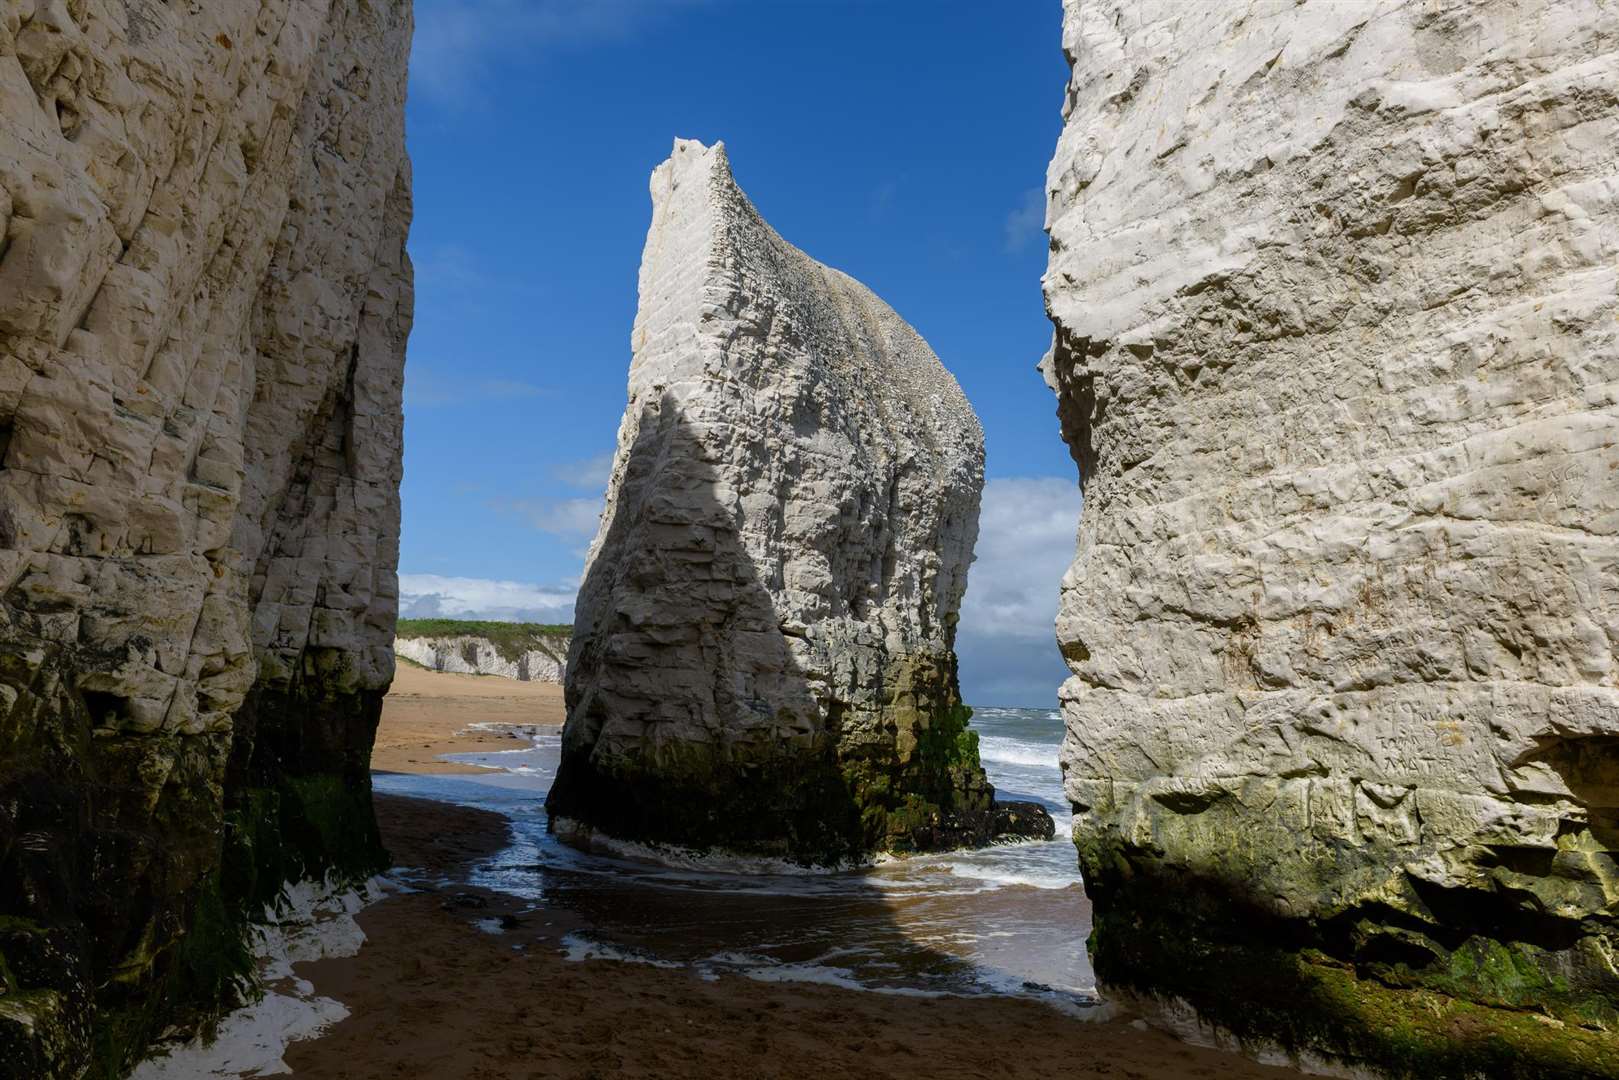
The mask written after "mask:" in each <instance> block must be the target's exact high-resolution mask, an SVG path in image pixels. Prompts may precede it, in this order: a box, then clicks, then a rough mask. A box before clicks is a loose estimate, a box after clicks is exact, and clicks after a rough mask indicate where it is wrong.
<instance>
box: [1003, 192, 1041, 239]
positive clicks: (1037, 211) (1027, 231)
mask: <svg viewBox="0 0 1619 1080" xmlns="http://www.w3.org/2000/svg"><path fill="white" fill-rule="evenodd" d="M1045 227H1046V197H1045V194H1044V193H1043V192H1042V191H1041V190H1040V189H1039V188H1031V189H1030V190H1028V191H1027V192H1025V193H1024V195H1023V202H1022V203H1021V204H1020V205H1019V206H1018V208H1017V209H1015V210H1013V211H1012V212H1011V213H1009V214H1007V215H1006V253H1007V254H1008V255H1016V254H1017V253H1018V252H1020V251H1022V250H1023V249H1024V248H1026V247H1028V246H1029V244H1030V243H1031V242H1033V241H1034V240H1037V239H1039V237H1040V234H1041V232H1042V231H1044V229H1045Z"/></svg>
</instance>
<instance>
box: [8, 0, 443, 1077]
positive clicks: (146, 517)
mask: <svg viewBox="0 0 1619 1080" xmlns="http://www.w3.org/2000/svg"><path fill="white" fill-rule="evenodd" d="M410 34H411V13H410V6H409V4H408V3H407V2H404V0H367V2H364V3H361V2H357V0H332V2H325V0H322V2H314V0H264V2H259V0H252V2H248V0H211V2H209V3H203V4H169V3H163V2H160V0H121V2H118V3H111V2H101V0H92V2H80V0H71V2H64V0H21V2H20V3H18V2H11V3H7V4H4V5H0V118H3V119H0V915H4V916H8V917H9V918H7V919H4V920H0V956H3V958H4V963H0V972H4V974H3V975H0V981H3V982H4V985H3V986H0V991H3V996H0V1002H4V1004H3V1005H0V1074H4V1075H8V1076H61V1077H68V1076H77V1075H80V1072H81V1071H82V1070H83V1069H85V1068H87V1067H90V1066H92V1065H93V1066H94V1067H95V1069H96V1070H97V1071H98V1075H99V1074H101V1072H103V1071H105V1072H107V1074H109V1075H111V1074H114V1073H116V1072H117V1071H118V1070H120V1069H121V1068H124V1067H126V1066H127V1065H128V1063H129V1061H130V1059H131V1058H132V1057H133V1056H134V1055H137V1054H138V1053H139V1052H140V1050H141V1046H142V1044H143V1042H144V1040H145V1039H146V1038H147V1037H149V1036H151V1035H153V1034H155V1033H156V1031H157V1030H158V1029H160V1028H161V1027H162V1025H163V1024H165V1023H167V1022H168V1021H169V1020H170V1019H177V1020H185V1019H190V1018H194V1017H195V1016H196V1015H198V1014H199V1013H206V1012H207V1010H209V1009H210V1008H212V1007H216V1006H217V1005H218V1004H220V1001H219V1000H218V998H217V995H218V994H219V993H221V992H223V991H224V990H226V989H227V988H228V987H229V986H230V982H231V979H232V978H233V977H234V975H236V974H239V972H238V971H236V970H235V969H233V968H232V966H231V965H232V963H233V960H232V957H233V956H234V955H235V954H234V953H233V952H232V948H231V943H230V942H229V941H227V940H224V938H223V937H221V936H220V935H222V934H225V928H224V920H228V919H230V918H235V917H237V916H238V915H240V914H241V913H242V912H247V911H253V910H258V909H260V908H261V907H262V904H263V903H264V901H265V900H266V899H267V895H273V893H274V892H275V890H277V889H279V888H280V886H281V884H282V880H283V875H300V874H305V873H307V874H309V875H311V876H315V877H319V876H320V875H322V874H323V873H325V872H327V871H328V870H330V871H332V872H333V873H337V874H347V873H354V874H363V873H365V872H367V871H369V870H372V869H375V868H377V867H378V866H380V864H381V860H382V859H383V853H382V850H381V847H380V844H379V843H378V842H377V839H376V833H375V824H374V822H373V821H372V818H371V812H370V802H369V799H370V788H369V780H368V772H367V762H368V758H369V752H370V746H371V737H372V729H373V727H374V725H375V722H376V718H377V714H378V710H379V709H380V705H381V697H382V694H383V692H384V690H385V689H386V687H387V685H388V683H389V680H390V679H391V677H392V672H393V655H392V651H391V648H390V645H391V641H392V635H393V622H394V613H395V607H396V597H397V588H396V583H395V574H394V569H395V562H396V557H397V549H398V536H399V502H398V485H399V478H400V444H401V427H402V422H401V412H400V387H401V383H402V375H403V363H404V343H405V337H406V335H407V333H408V330H409V327H410V318H411V307H412V288H411V271H410V265H409V262H408V260H407V258H406V256H405V251H404V245H405V234H406V231H407V228H408V225H409V221H410V213H411V200H410V169H409V163H408V161H407V160H406V157H405V150H404V96H405V62H406V57H407V55H408V54H409V51H410ZM297 836H305V837H325V838H331V837H341V838H342V843H343V844H344V845H345V848H344V850H343V851H336V850H333V849H331V848H327V847H323V846H322V844H321V842H320V841H318V840H316V841H313V842H312V846H308V847H304V848H299V847H298V844H297V842H296V841H295V839H294V838H295V837H297ZM233 845H234V846H233ZM243 845H246V847H243ZM233 853H234V854H233ZM202 907H206V908H207V909H208V910H209V911H210V912H211V913H212V914H211V916H210V919H211V921H210V922H208V923H207V924H206V926H205V927H204V928H203V930H199V931H198V932H197V933H195V934H193V933H191V932H190V931H191V928H192V920H193V916H194V914H195V912H196V911H197V910H198V909H199V908H202ZM30 928H33V929H30ZM239 929H240V928H239V927H238V930H239ZM227 936H228V935H227ZM238 959H239V958H238ZM182 990H183V991H184V994H183V995H182ZM92 1036H95V1038H94V1039H92ZM93 1054H94V1055H96V1057H95V1059H94V1060H93V1061H92V1055H93Z"/></svg>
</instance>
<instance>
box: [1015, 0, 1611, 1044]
mask: <svg viewBox="0 0 1619 1080" xmlns="http://www.w3.org/2000/svg"><path fill="white" fill-rule="evenodd" d="M1064 15H1065V17H1064V49H1065V50H1066V52H1067V54H1068V56H1069V58H1070V60H1071V62H1072V65H1073V75H1072V81H1071V82H1070V84H1069V87H1068V93H1067V99H1066V102H1065V105H1064V116H1065V121H1066V122H1065V126H1064V129H1063V133H1062V137H1061V141H1060V143H1059V145H1058V148H1057V153H1056V156H1055V158H1054V159H1053V161H1052V163H1051V167H1050V171H1049V176H1048V185H1047V186H1048V195H1049V210H1048V219H1047V220H1048V228H1049V231H1050V234H1051V257H1050V267H1049V270H1048V271H1047V273H1046V275H1045V279H1044V286H1045V296H1046V302H1047V306H1048V309H1049V311H1050V314H1051V318H1052V320H1053V322H1054V323H1055V326H1056V334H1055V343H1054V346H1053V349H1052V352H1051V354H1050V355H1049V356H1048V357H1047V358H1046V361H1045V363H1044V370H1045V373H1046V376H1047V378H1048V380H1049V381H1050V383H1051V384H1052V386H1053V387H1054V389H1055V390H1056V392H1057V394H1058V398H1059V402H1060V415H1061V420H1062V426H1063V433H1064V436H1065V438H1066V439H1067V440H1068V442H1069V444H1070V446H1071V448H1072V450H1073V454H1074V457H1075V460H1076V462H1077V463H1078V465H1079V469H1080V474H1081V477H1082V479H1083V483H1084V500H1085V507H1084V517H1083V521H1082V524H1081V527H1080V537H1079V551H1078V555H1077V559H1076V561H1075V563H1074V565H1073V568H1072V570H1071V572H1070V573H1069V575H1068V576H1067V578H1066V580H1065V581H1064V582H1063V592H1062V607H1061V614H1060V616H1059V619H1058V627H1057V631H1058V638H1059V641H1060V644H1061V648H1062V650H1063V653H1064V655H1065V656H1066V658H1067V661H1068V664H1069V667H1070V669H1071V670H1072V672H1073V677H1072V678H1071V679H1069V680H1068V682H1067V683H1066V684H1065V685H1064V687H1063V689H1062V710H1063V716H1064V719H1065V722H1066V726H1067V739H1066V742H1065V744H1064V747H1063V751H1062V762H1063V767H1064V769H1065V771H1066V785H1067V791H1068V794H1069V796H1070V797H1071V799H1072V800H1073V803H1074V805H1075V807H1076V810H1077V818H1076V825H1075V831H1076V839H1077V842H1078V846H1079V850H1080V855H1081V861H1082V864H1083V869H1084V871H1085V876H1086V881H1087V886H1088V887H1089V889H1090V890H1091V895H1092V898H1093V900H1094V902H1095V904H1096V907H1097V933H1096V939H1095V940H1096V945H1097V954H1096V964H1097V970H1098V972H1099V974H1100V975H1101V977H1102V979H1103V980H1104V981H1105V982H1107V983H1110V984H1112V985H1114V986H1115V987H1116V988H1118V989H1121V990H1122V989H1131V990H1136V991H1139V992H1143V993H1147V994H1162V995H1166V996H1171V997H1184V998H1187V999H1189V1000H1190V1001H1191V1002H1192V1003H1193V1004H1194V1005H1195V1006H1197V1007H1198V1008H1199V1009H1200V1010H1202V1011H1203V1013H1204V1015H1205V1017H1206V1018H1209V1019H1212V1020H1214V1021H1216V1022H1217V1023H1219V1024H1222V1025H1225V1026H1227V1027H1229V1028H1232V1029H1235V1030H1237V1031H1238V1032H1239V1033H1245V1034H1248V1035H1252V1036H1255V1037H1264V1038H1269V1039H1276V1040H1280V1041H1282V1042H1284V1043H1287V1044H1289V1045H1292V1046H1295V1047H1306V1048H1309V1047H1313V1048H1315V1049H1318V1050H1320V1051H1322V1052H1328V1053H1332V1054H1337V1055H1339V1056H1346V1057H1350V1058H1357V1057H1358V1058H1362V1059H1365V1060H1368V1061H1371V1062H1374V1063H1376V1062H1379V1061H1383V1062H1386V1061H1388V1060H1395V1059H1399V1058H1400V1057H1401V1055H1403V1054H1407V1052H1409V1055H1408V1056H1407V1057H1406V1058H1405V1060H1406V1061H1407V1063H1408V1064H1409V1062H1411V1061H1418V1060H1422V1061H1428V1062H1429V1067H1430V1068H1431V1069H1432V1071H1429V1072H1425V1073H1424V1074H1425V1075H1448V1074H1449V1070H1452V1069H1454V1068H1459V1067H1460V1066H1458V1065H1457V1062H1459V1061H1463V1060H1464V1058H1465V1054H1466V1053H1467V1052H1472V1051H1477V1052H1478V1053H1481V1054H1484V1055H1485V1056H1483V1057H1479V1058H1476V1059H1473V1060H1474V1066H1475V1067H1476V1068H1478V1069H1481V1070H1482V1071H1483V1072H1485V1073H1488V1074H1490V1075H1499V1076H1507V1075H1537V1076H1540V1075H1610V1074H1612V1073H1613V1072H1614V1071H1615V1070H1619V1046H1616V1045H1615V1043H1614V1042H1613V1039H1614V1036H1612V1035H1611V1034H1606V1035H1604V1034H1603V1033H1602V1032H1603V1030H1605V1031H1606V1032H1608V1033H1611V1032H1613V1031H1615V1030H1619V969H1616V961H1615V958H1616V957H1619V926H1616V921H1615V912H1616V910H1619V862H1616V858H1619V299H1616V296H1619V153H1616V149H1615V148H1616V147H1619V6H1616V5H1613V4H1610V3H1602V2H1600V0H1524V2H1518V3H1508V2H1505V0H1501V2H1496V0H1488V2H1462V0H1420V2H1418V0H1384V2H1358V0H1357V2H1344V3H1321V2H1310V3H1293V2H1291V0H1290V2H1287V3H1270V2H1264V3H1233V4H1187V3H1179V2H1173V0H1146V2H1139V3H1138V2H1134V0H1132V2H1123V0H1067V2H1066V3H1065V5H1064ZM1307 950H1315V951H1314V952H1308V951H1307ZM1312 957H1313V958H1314V959H1312ZM1334 965H1337V966H1334ZM1222 970H1223V971H1224V972H1225V973H1226V977H1224V978H1221V977H1219V973H1220V972H1221V971H1222ZM1237 971H1248V972H1253V973H1262V974H1259V975H1258V977H1255V978H1254V979H1253V980H1252V985H1247V984H1242V983H1236V982H1233V981H1232V979H1231V978H1230V974H1231V973H1232V972H1237ZM1267 986H1268V989H1267ZM1408 992H1409V993H1412V994H1415V993H1418V992H1421V993H1430V994H1434V995H1441V997H1439V998H1433V999H1430V1005H1432V1001H1440V1002H1441V1005H1435V1006H1432V1008H1430V1005H1419V1004H1417V1003H1416V1002H1417V998H1416V997H1408V998H1401V997H1400V995H1401V994H1402V993H1408ZM1441 1006H1442V1009H1451V1010H1462V1011H1461V1012H1455V1011H1452V1012H1450V1013H1444V1014H1443V1015H1444V1017H1449V1018H1451V1019H1454V1018H1455V1017H1456V1016H1461V1015H1466V1016H1468V1017H1472V1018H1473V1020H1470V1021H1469V1022H1471V1023H1476V1024H1478V1025H1480V1026H1479V1030H1481V1031H1487V1032H1499V1033H1503V1037H1504V1040H1505V1041H1504V1043H1503V1045H1506V1046H1508V1047H1510V1048H1514V1049H1515V1050H1516V1051H1519V1052H1521V1054H1522V1059H1521V1060H1518V1061H1516V1062H1515V1061H1514V1060H1509V1058H1508V1057H1505V1056H1503V1057H1490V1056H1489V1054H1490V1053H1495V1051H1494V1050H1489V1051H1488V1053H1486V1050H1485V1049H1480V1048H1479V1047H1478V1046H1473V1047H1472V1050H1471V1051H1470V1050H1469V1049H1468V1047H1467V1046H1464V1044H1465V1043H1466V1039H1465V1038H1464V1037H1463V1036H1462V1035H1460V1034H1457V1031H1458V1030H1460V1029H1457V1028H1454V1027H1453V1028H1448V1029H1447V1028H1446V1027H1445V1024H1446V1023H1448V1022H1449V1020H1447V1019H1444V1018H1441V1019H1439V1020H1434V1019H1433V1018H1432V1016H1439V1015H1440V1013H1437V1012H1433V1011H1432V1010H1433V1009H1441ZM1474 1006H1478V1007H1479V1008H1476V1009H1474V1011H1473V1012H1467V1011H1466V1010H1467V1009H1468V1008H1472V1007H1474ZM1531 1008H1533V1009H1537V1010H1542V1011H1544V1012H1546V1014H1547V1015H1548V1016H1550V1017H1553V1018H1555V1019H1554V1021H1553V1023H1552V1024H1551V1025H1546V1024H1535V1023H1529V1022H1527V1021H1522V1022H1521V1023H1520V1020H1521V1018H1522V1016H1523V1014H1522V1013H1520V1012H1515V1011H1514V1010H1520V1009H1531ZM1425 1010H1428V1012H1425ZM1323 1013H1336V1014H1337V1015H1336V1020H1335V1022H1334V1023H1332V1024H1328V1025H1326V1027H1322V1026H1320V1025H1319V1024H1317V1023H1316V1022H1317V1021H1318V1020H1319V1019H1320V1017H1321V1016H1322V1015H1323ZM1429 1013H1432V1015H1429ZM1391 1017H1397V1018H1398V1020H1399V1024H1401V1025H1403V1024H1407V1023H1409V1025H1410V1027H1409V1028H1403V1029H1401V1030H1402V1031H1403V1035H1400V1034H1395V1033H1393V1032H1394V1030H1395V1028H1396V1027H1398V1026H1399V1025H1392V1026H1391V1024H1392V1021H1391ZM1457 1023H1460V1021H1457ZM1582 1024H1583V1025H1584V1026H1582ZM1312 1025H1313V1026H1312ZM1557 1025H1566V1027H1557ZM1592 1025H1595V1026H1592ZM1554 1027H1555V1036H1556V1045H1552V1040H1551V1037H1550V1036H1546V1037H1545V1038H1541V1036H1540V1035H1537V1034H1536V1033H1537V1032H1543V1031H1549V1030H1552V1029H1553V1028H1554ZM1526 1033H1527V1034H1526ZM1401 1037H1409V1039H1410V1043H1409V1045H1406V1046H1404V1048H1403V1049H1402V1048H1401V1046H1400V1045H1396V1041H1395V1040H1397V1039H1398V1038H1401ZM1469 1045H1470V1044H1469ZM1486 1049H1488V1048H1486ZM1430 1053H1431V1054H1432V1055H1433V1056H1432V1057H1431V1058H1423V1057H1421V1056H1420V1055H1421V1054H1430ZM1502 1053H1503V1054H1505V1053H1507V1051H1502ZM1604 1060H1605V1062H1606V1063H1605V1064H1600V1063H1601V1062H1603V1061H1604ZM1525 1063H1527V1064H1525ZM1593 1063H1598V1064H1593ZM1599 1065H1600V1067H1598V1066H1599ZM1587 1066H1590V1067H1591V1068H1592V1069H1593V1070H1594V1071H1592V1072H1590V1073H1587V1072H1582V1071H1580V1070H1581V1069H1583V1068H1586V1067H1587ZM1558 1070H1571V1071H1558Z"/></svg>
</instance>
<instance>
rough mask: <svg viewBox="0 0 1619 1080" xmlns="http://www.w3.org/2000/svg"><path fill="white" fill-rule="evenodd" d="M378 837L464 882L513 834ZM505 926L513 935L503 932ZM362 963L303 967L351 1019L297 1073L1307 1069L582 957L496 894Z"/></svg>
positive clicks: (470, 815) (430, 829) (479, 897)
mask: <svg viewBox="0 0 1619 1080" xmlns="http://www.w3.org/2000/svg"><path fill="white" fill-rule="evenodd" d="M377 809H378V815H379V817H380V819H381V822H382V828H383V836H384V839H385V840H386V842H387V843H388V845H389V847H390V848H391V849H392V850H393V852H394V855H395V857H396V859H398V860H399V862H400V863H401V864H402V865H414V866H419V867H423V868H425V869H427V870H429V871H430V872H431V873H432V875H433V876H435V877H436V876H440V875H447V876H451V877H453V876H454V875H455V874H456V873H457V871H458V870H459V869H460V868H462V867H464V866H465V865H466V864H467V863H468V862H470V861H472V860H475V859H477V858H479V857H481V856H484V855H487V854H489V853H491V852H493V851H495V850H496V849H498V848H499V847H500V846H501V845H502V844H504V842H505V836H506V822H505V819H504V818H502V817H500V816H499V815H496V814H492V813H489V812H487V811H482V810H473V809H467V808H461V807H455V806H450V805H448V804H444V803H436V802H429V801H426V800H417V799H403V798H396V797H389V796H382V797H379V798H378V800H377ZM501 920H506V922H507V924H508V927H509V928H508V929H506V930H504V931H502V932H501V933H498V934H494V933H488V932H486V931H485V930H482V929H479V927H478V923H479V921H484V922H485V924H486V925H490V926H493V925H494V924H496V923H498V922H499V921H501ZM359 921H360V925H361V927H362V928H363V929H364V930H365V933H366V936H367V939H368V940H367V943H366V945H365V947H364V948H363V949H361V950H360V953H359V955H358V956H356V957H352V958H349V959H344V960H325V961H320V962H317V963H313V964H300V965H298V967H297V972H298V974H299V975H301V976H303V977H304V978H307V979H310V980H311V981H312V982H313V983H314V984H315V986H316V988H317V989H318V990H319V991H320V992H321V993H322V994H325V995H327V996H330V997H334V998H336V999H337V1000H339V1001H341V1002H343V1003H344V1004H345V1005H347V1006H348V1007H349V1009H350V1010H351V1015H350V1016H349V1018H348V1019H346V1020H343V1021H341V1022H340V1023H338V1024H337V1025H336V1026H334V1027H333V1028H332V1029H331V1030H330V1031H329V1032H328V1033H327V1034H326V1035H325V1036H323V1037H321V1038H319V1039H315V1040H312V1041H309V1042H304V1043H297V1044H295V1045H294V1046H293V1047H292V1048H291V1049H290V1051H289V1052H288V1053H287V1055H286V1061H287V1064H288V1065H290V1066H291V1067H292V1069H293V1071H294V1074H295V1075H297V1076H301V1077H330V1078H333V1080H337V1078H347V1080H383V1078H387V1080H396V1078H401V1077H413V1078H414V1077H429V1076H430V1077H434V1078H435V1080H455V1078H466V1080H496V1078H499V1080H505V1078H513V1080H533V1078H539V1077H580V1078H595V1077H600V1078H604V1080H605V1078H608V1077H636V1078H640V1077H645V1078H653V1077H671V1078H684V1077H690V1078H693V1080H752V1078H756V1077H758V1078H766V1077H769V1078H777V1077H779V1078H783V1080H785V1078H790V1077H808V1076H814V1077H826V1078H829V1077H892V1078H896V1080H912V1078H915V1080H922V1078H955V1077H962V1078H966V1077H1015V1078H1021V1077H1027V1078H1030V1080H1035V1078H1038V1080H1052V1078H1054V1077H1117V1078H1121V1080H1122V1078H1132V1080H1184V1078H1194V1077H1195V1078H1215V1077H1220V1078H1226V1077H1230V1078H1247V1077H1252V1078H1256V1080H1257V1078H1262V1077H1286V1076H1297V1075H1298V1074H1297V1073H1293V1072H1291V1071H1289V1070H1284V1069H1272V1068H1265V1067H1262V1066H1258V1065H1254V1064H1252V1063H1250V1062H1247V1061H1245V1060H1243V1059H1241V1058H1238V1057H1235V1056H1232V1055H1228V1054H1222V1053H1218V1052H1215V1051H1211V1050H1202V1049H1199V1048H1195V1047H1190V1046H1185V1045H1183V1044H1180V1043H1177V1042H1175V1041H1174V1040H1172V1039H1170V1038H1169V1037H1167V1036H1164V1035H1160V1034H1157V1033H1156V1032H1150V1031H1140V1030H1137V1029H1136V1028H1134V1027H1131V1026H1130V1025H1128V1024H1124V1023H1096V1022H1084V1021H1079V1020H1074V1019H1071V1018H1069V1017H1066V1016H1064V1015H1062V1014H1061V1013H1058V1012H1056V1011H1054V1010H1052V1009H1050V1008H1048V1007H1046V1006H1044V1005H1041V1004H1039V1003H1036V1002H1030V1001H1017V1000H1013V999H1009V998H982V997H980V998H914V997H895V996H889V995H882V994H873V993H865V992H861V991H857V990H843V989H839V988H836V987H826V986H815V985H810V984H793V983H759V982H755V981H752V980H749V979H745V978H741V977H734V978H727V977H722V978H720V979H719V980H717V981H714V982H706V981H704V980H702V979H700V978H699V977H698V976H697V975H695V974H693V973H691V972H688V971H684V970H668V969H662V968H655V967H651V966H648V965H645V964H633V963H621V962H618V961H611V960H587V961H584V962H582V963H572V962H569V961H567V960H566V959H565V958H564V956H563V954H562V951H561V949H560V948H559V945H558V942H559V941H560V939H561V938H562V937H563V935H564V934H566V933H567V932H568V931H569V930H570V929H572V928H573V927H572V926H571V924H570V923H569V922H568V921H567V919H566V917H565V916H560V915H558V914H557V913H553V912H548V911H546V910H544V909H541V910H538V911H526V910H525V905H524V904H523V903H522V902H521V901H516V900H513V899H511V898H508V897H504V896H502V895H501V894H499V893H492V892H487V891H485V890H481V889H476V888H469V887H467V886H463V885H445V886H442V887H440V888H437V889H434V890H433V891H429V892H422V893H416V894H411V895H405V896H395V897H390V898H389V899H387V900H384V901H382V902H381V903H379V904H376V905H375V906H373V907H371V908H368V909H367V910H366V911H364V912H362V913H361V914H360V916H359Z"/></svg>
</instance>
